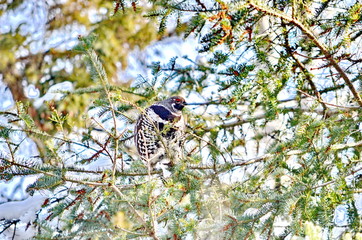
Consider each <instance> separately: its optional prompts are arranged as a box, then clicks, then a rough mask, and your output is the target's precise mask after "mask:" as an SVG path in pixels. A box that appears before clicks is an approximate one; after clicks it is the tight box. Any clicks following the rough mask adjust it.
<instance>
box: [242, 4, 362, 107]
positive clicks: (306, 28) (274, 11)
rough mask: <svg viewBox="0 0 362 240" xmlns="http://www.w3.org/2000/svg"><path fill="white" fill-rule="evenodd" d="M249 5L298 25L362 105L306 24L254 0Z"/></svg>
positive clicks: (331, 56)
mask: <svg viewBox="0 0 362 240" xmlns="http://www.w3.org/2000/svg"><path fill="white" fill-rule="evenodd" d="M249 6H251V7H253V8H254V9H256V10H258V11H260V12H263V13H265V14H268V15H271V16H274V17H277V18H280V19H282V20H284V21H286V22H288V23H290V24H293V25H294V26H296V27H298V28H299V29H300V30H301V31H302V32H303V33H304V34H305V35H306V36H307V37H308V38H309V39H310V40H311V41H312V42H313V43H314V44H315V45H316V46H317V47H318V48H319V50H321V52H322V53H323V54H324V56H325V57H326V58H327V60H328V61H329V63H330V64H331V65H332V66H333V67H334V69H336V71H337V72H338V73H339V75H340V76H341V77H342V79H343V80H344V81H345V83H346V85H347V86H348V88H349V89H350V91H351V92H352V94H353V96H354V97H355V99H356V101H357V102H358V104H359V105H360V106H361V107H362V98H361V96H360V95H359V93H358V91H357V90H356V88H355V87H354V86H353V83H352V82H351V80H350V79H349V77H348V76H347V74H346V73H345V71H344V70H343V69H342V68H341V66H339V65H338V63H337V62H336V60H335V59H334V58H333V55H332V54H331V53H330V51H329V50H328V48H327V46H325V45H324V44H323V43H322V42H320V41H319V40H318V38H317V37H316V36H315V34H314V33H313V32H312V31H311V30H310V29H309V28H308V26H306V25H304V24H303V23H302V22H300V21H299V20H298V19H296V18H292V17H290V16H288V15H286V14H285V13H283V12H280V11H277V10H274V9H270V8H268V7H267V6H263V5H261V4H258V3H256V2H255V1H252V0H250V1H249Z"/></svg>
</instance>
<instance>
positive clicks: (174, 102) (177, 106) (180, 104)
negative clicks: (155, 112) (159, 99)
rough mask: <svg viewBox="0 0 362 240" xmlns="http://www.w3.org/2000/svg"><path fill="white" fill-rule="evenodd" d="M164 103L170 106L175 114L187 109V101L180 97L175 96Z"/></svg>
mask: <svg viewBox="0 0 362 240" xmlns="http://www.w3.org/2000/svg"><path fill="white" fill-rule="evenodd" d="M164 101H165V102H166V103H167V104H169V105H170V107H171V109H172V110H174V111H175V112H177V111H181V110H182V109H183V108H184V107H185V105H187V103H186V101H185V99H184V98H183V97H180V96H173V97H170V98H168V99H166V100H164Z"/></svg>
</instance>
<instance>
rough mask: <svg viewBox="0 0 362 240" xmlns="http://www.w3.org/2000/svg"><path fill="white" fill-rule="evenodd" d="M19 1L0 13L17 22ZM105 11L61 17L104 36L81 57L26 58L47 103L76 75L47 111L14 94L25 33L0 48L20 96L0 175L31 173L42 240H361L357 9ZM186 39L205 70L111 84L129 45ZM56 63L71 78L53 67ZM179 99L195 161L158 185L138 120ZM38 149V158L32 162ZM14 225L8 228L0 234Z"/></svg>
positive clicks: (306, 4) (189, 154)
mask: <svg viewBox="0 0 362 240" xmlns="http://www.w3.org/2000/svg"><path fill="white" fill-rule="evenodd" d="M20 2H22V1H15V3H13V4H8V3H1V4H0V5H1V6H2V9H4V10H2V11H6V12H8V11H9V10H10V9H17V8H18V7H19V6H20V5H21V3H20ZM72 2H73V3H74V4H81V5H79V6H83V5H82V4H85V3H86V2H84V1H69V2H66V3H64V4H60V7H61V13H62V14H64V15H66V14H67V13H68V12H67V11H66V10H69V9H70V6H68V4H71V3H72ZM95 2H96V3H92V4H94V5H92V6H94V7H97V9H98V10H99V9H101V8H105V9H107V12H108V13H112V14H113V15H112V16H108V15H103V16H102V17H103V18H104V19H102V20H99V21H98V22H97V24H92V22H91V20H89V19H87V18H85V17H84V16H83V17H84V18H82V15H81V14H76V15H74V16H73V15H71V17H69V18H66V17H64V19H63V20H64V21H65V20H67V21H71V22H73V21H75V19H76V20H77V21H78V22H79V23H82V24H84V25H85V26H89V25H92V27H93V28H89V31H88V34H87V35H86V36H79V37H78V40H77V41H78V45H77V46H75V47H73V48H72V50H70V51H61V50H58V49H50V50H49V51H54V52H55V53H52V54H51V55H48V54H50V53H49V52H48V51H47V52H43V53H42V52H39V53H37V54H34V55H28V56H27V57H26V58H29V59H33V58H34V59H35V60H37V58H36V57H38V58H41V60H37V61H35V62H32V61H30V60H29V61H28V62H27V64H28V66H27V67H23V66H21V67H20V70H21V71H24V72H23V75H22V77H24V78H26V79H28V81H29V83H30V82H31V81H30V79H31V76H32V75H31V74H30V73H29V72H30V71H33V73H32V74H35V76H33V78H34V79H36V84H38V85H41V84H42V83H44V86H42V87H41V92H42V93H45V92H46V90H47V89H48V88H49V87H50V86H51V85H53V84H55V83H58V82H61V81H63V80H65V79H66V80H68V81H71V82H74V83H76V84H77V86H76V87H75V89H74V90H71V91H63V89H62V91H58V93H62V94H63V97H62V98H61V99H54V100H51V101H48V103H46V104H44V106H43V107H44V108H46V110H44V109H43V110H41V108H39V109H36V107H35V106H34V103H33V102H31V101H28V99H26V98H25V97H24V98H16V94H15V90H14V87H15V86H16V84H15V83H16V82H17V81H19V79H21V78H20V77H19V76H15V77H16V78H18V79H15V80H14V79H13V78H14V77H11V76H10V75H11V74H13V73H14V71H15V69H16V67H15V65H16V62H18V61H21V59H18V58H17V57H16V54H15V53H14V52H16V51H19V52H20V49H21V47H20V46H23V45H26V44H27V43H25V41H24V38H26V34H23V33H22V32H21V31H20V30H19V29H15V30H14V31H13V32H9V33H5V34H3V35H2V36H1V39H0V41H1V42H3V43H4V45H3V44H1V45H2V46H4V47H0V52H2V54H6V56H8V58H2V59H1V60H0V69H1V72H2V73H1V77H2V79H4V82H5V83H7V84H8V85H11V86H12V89H11V90H12V91H13V96H14V98H15V99H16V100H17V104H16V107H14V109H11V110H9V111H2V112H0V116H1V118H2V119H4V121H1V122H0V144H1V145H0V147H1V152H0V177H1V180H4V181H7V182H11V181H14V180H15V179H16V178H17V177H24V176H35V177H36V180H34V183H33V184H31V185H30V186H28V187H27V193H28V194H29V195H34V196H35V195H37V194H41V195H44V196H46V200H45V201H44V202H43V203H42V206H41V208H40V209H39V210H38V212H37V215H36V217H35V218H34V219H33V220H32V221H30V223H29V224H30V225H32V226H34V228H35V229H36V231H35V232H34V238H35V239H284V238H285V239H292V238H293V237H295V238H298V237H302V238H304V237H309V239H321V238H322V234H323V237H325V238H328V239H329V238H342V237H343V236H345V238H347V237H348V236H353V237H354V238H356V239H358V238H361V229H362V224H361V211H362V206H361V204H360V201H361V199H362V195H361V182H360V174H361V171H362V165H361V163H360V162H361V149H362V134H361V129H362V127H361V120H362V113H361V109H362V100H361V96H360V95H361V94H360V92H361V78H360V76H361V69H362V68H361V62H362V60H361V59H362V58H361V57H362V55H361V51H360V49H361V37H362V34H361V32H362V30H361V27H360V26H361V23H362V18H361V16H362V4H361V3H359V2H358V1H356V2H354V1H350V2H346V1H342V0H337V1H322V2H315V1H299V0H293V1H289V0H287V1H254V0H249V1H230V2H223V1H220V0H217V1H202V0H195V1H182V2H179V1H164V0H162V1H158V0H154V1H150V2H149V4H146V3H144V2H143V1H114V5H109V1H95ZM16 3H18V4H16ZM150 5H151V6H150ZM83 7H84V8H87V7H89V9H90V8H91V6H83ZM68 14H70V13H68ZM131 19H134V21H131ZM145 19H148V20H145ZM128 21H129V24H127V22H128ZM154 23H156V24H157V26H158V29H156V27H154V26H155V25H154ZM59 24H60V25H61V26H66V25H63V24H65V23H62V21H61V20H59V19H56V20H53V21H52V22H51V24H50V25H49V27H50V28H53V29H58V25H59ZM68 24H69V23H68ZM137 29H138V30H137ZM143 31H146V32H147V33H148V34H147V36H146V37H142V32H143ZM121 32H122V33H121ZM156 32H157V34H158V35H156ZM10 33H11V34H10ZM121 34H124V35H122V36H121ZM24 35H25V36H24ZM179 35H182V36H183V37H184V38H185V39H189V38H195V39H198V47H197V50H198V52H199V56H200V59H196V60H195V59H191V58H190V57H188V56H187V54H185V56H183V57H173V58H171V59H169V61H168V63H167V64H164V63H161V62H154V63H153V64H151V65H149V66H148V69H149V70H150V72H151V74H150V75H149V76H142V75H140V76H139V77H138V79H135V80H134V82H133V83H132V84H131V85H130V84H129V83H127V84H117V83H116V82H114V81H113V80H114V78H116V77H115V76H117V71H116V69H117V67H115V66H117V63H119V62H122V63H123V64H124V63H125V62H126V60H125V59H127V58H126V51H125V50H122V51H120V52H117V50H118V47H120V48H121V47H123V46H124V44H125V43H127V44H129V46H130V48H131V49H134V48H137V47H146V46H147V44H148V43H150V42H151V41H152V40H155V39H160V43H162V39H165V38H168V37H173V36H179ZM106 36H109V38H108V37H106ZM27 37H29V36H27ZM118 37H121V38H122V40H123V41H124V42H123V43H120V42H119V41H118V40H117V38H118ZM5 43H6V44H5ZM5 45H6V46H7V47H5ZM26 46H27V45H26ZM27 47H28V48H29V46H27ZM42 54H43V55H42ZM112 54H115V56H116V57H120V56H122V59H123V60H119V59H118V60H117V59H115V58H114V56H113V57H112ZM45 56H50V60H49V61H45ZM80 56H82V58H80ZM67 58H68V60H66V59H67ZM69 58H71V60H69ZM59 59H61V60H62V61H65V62H68V63H71V66H72V68H73V70H72V71H71V72H67V71H65V70H64V71H65V72H62V71H61V70H55V69H57V68H56V66H57V64H56V61H57V60H59ZM43 61H45V62H44V63H43V64H44V66H41V67H36V66H37V65H36V63H38V64H39V62H43ZM40 65H41V64H40ZM53 68H54V69H53ZM9 69H10V70H9ZM18 70H19V69H18ZM42 77H43V78H45V79H46V80H44V79H43V80H41V79H42ZM34 81H35V80H34ZM21 90H22V89H21ZM176 94H177V95H182V96H184V97H185V99H186V100H187V102H188V103H189V104H190V105H188V107H186V108H187V109H185V115H186V116H187V119H188V120H187V125H188V129H187V135H186V143H185V158H184V159H181V160H180V163H178V164H177V165H176V166H174V167H173V168H172V169H171V171H172V175H171V176H170V177H169V178H166V179H161V178H160V173H161V171H157V170H156V171H153V172H151V173H149V172H148V169H147V167H146V166H145V165H144V164H143V163H142V162H141V161H140V159H139V158H138V157H137V155H136V154H135V151H134V150H133V142H132V136H133V124H134V122H135V120H136V118H137V115H138V114H139V113H140V112H142V111H143V110H144V108H145V107H147V106H148V105H149V104H151V103H153V102H155V101H157V100H161V99H163V98H165V97H167V96H172V95H176ZM194 99H201V100H197V101H196V100H194ZM72 102H75V103H74V105H72ZM72 106H77V108H76V111H75V112H73V111H70V110H68V109H71V108H72ZM78 106H79V107H78ZM34 109H35V110H34ZM34 111H35V112H36V114H34ZM72 113H73V114H72ZM45 122H46V123H47V126H49V127H44V126H45ZM30 141H32V142H34V144H35V146H36V149H34V148H33V149H32V152H26V153H24V150H23V147H22V146H23V144H24V143H28V144H29V142H30ZM3 204H4V203H3ZM0 206H1V205H0ZM339 208H344V209H346V211H345V212H344V213H345V216H344V217H345V221H342V223H341V222H340V221H339V220H338V217H340V215H336V212H337V210H338V209H339ZM0 214H1V213H0ZM0 216H2V215H0ZM19 222H21V221H20V220H19V219H6V218H1V217H0V224H1V225H0V226H1V228H0V234H7V236H9V235H11V233H12V232H15V233H16V228H17V225H18V224H19ZM25 224H26V225H27V224H28V223H27V222H26V223H25ZM18 226H19V225H18ZM338 229H339V232H337V233H336V231H337V230H338Z"/></svg>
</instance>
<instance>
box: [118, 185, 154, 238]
mask: <svg viewBox="0 0 362 240" xmlns="http://www.w3.org/2000/svg"><path fill="white" fill-rule="evenodd" d="M111 188H112V189H113V191H114V192H115V193H116V194H117V195H118V196H119V197H120V198H121V199H123V200H124V201H125V202H126V203H127V204H128V206H129V207H130V209H131V211H132V212H133V214H135V216H136V217H137V218H138V220H139V221H140V223H141V224H142V225H143V226H144V227H145V229H146V230H147V231H148V233H149V235H150V236H151V237H152V238H153V239H158V238H157V236H156V235H155V232H154V231H152V229H150V228H149V227H148V225H147V222H146V221H145V220H144V219H143V217H142V216H141V215H140V214H139V212H138V211H137V210H136V209H135V208H134V206H133V205H132V204H131V203H130V202H129V201H127V198H126V196H125V195H124V194H123V193H122V192H121V191H120V190H119V188H118V187H117V186H116V185H114V184H112V185H111Z"/></svg>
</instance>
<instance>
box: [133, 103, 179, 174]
mask: <svg viewBox="0 0 362 240" xmlns="http://www.w3.org/2000/svg"><path fill="white" fill-rule="evenodd" d="M185 105H186V102H185V99H184V98H182V97H179V96H174V97H171V98H168V99H166V100H163V101H161V102H157V103H154V104H152V105H151V106H149V107H148V108H146V109H145V111H144V112H143V113H142V114H141V115H140V117H139V118H138V120H137V123H136V126H135V144H136V148H137V151H138V153H139V155H140V157H141V159H142V160H143V161H144V162H145V163H146V164H147V166H148V168H149V169H150V170H151V169H155V168H160V169H162V170H163V171H164V175H165V169H167V167H168V166H172V165H173V164H174V163H175V162H177V161H178V160H179V159H181V158H182V157H183V154H182V152H183V150H182V149H183V146H182V145H183V139H184V133H185V128H186V127H185V120H184V118H183V116H182V109H183V108H184V106H185Z"/></svg>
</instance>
